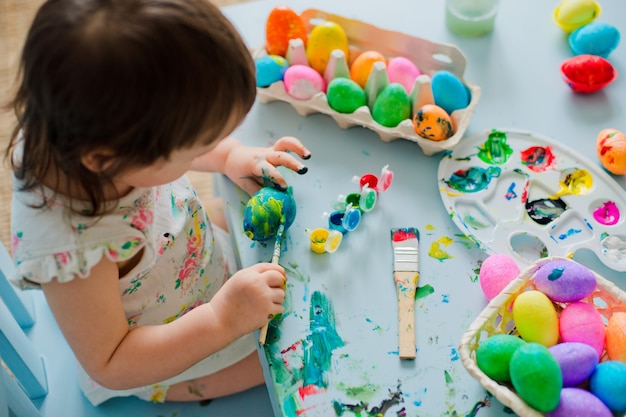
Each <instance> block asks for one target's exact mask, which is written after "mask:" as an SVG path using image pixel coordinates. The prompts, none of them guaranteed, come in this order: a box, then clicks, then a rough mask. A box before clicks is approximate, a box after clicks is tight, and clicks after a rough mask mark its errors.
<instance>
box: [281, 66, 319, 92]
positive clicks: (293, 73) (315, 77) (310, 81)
mask: <svg viewBox="0 0 626 417" xmlns="http://www.w3.org/2000/svg"><path fill="white" fill-rule="evenodd" d="M283 83H284V84H285V90H286V91H287V94H289V95H290V96H291V97H293V98H295V99H297V100H310V99H311V98H312V97H313V96H314V95H316V94H317V93H320V92H323V91H325V90H326V83H325V82H324V79H323V78H322V76H321V75H320V74H319V73H318V72H317V71H315V70H314V69H313V68H311V67H307V66H306V65H292V66H290V67H289V68H287V71H285V76H284V78H283Z"/></svg>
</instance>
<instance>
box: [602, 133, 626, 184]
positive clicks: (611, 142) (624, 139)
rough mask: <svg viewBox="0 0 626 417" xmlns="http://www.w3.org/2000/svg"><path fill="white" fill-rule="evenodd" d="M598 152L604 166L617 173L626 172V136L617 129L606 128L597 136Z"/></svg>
mask: <svg viewBox="0 0 626 417" xmlns="http://www.w3.org/2000/svg"><path fill="white" fill-rule="evenodd" d="M596 152H597V154H598V158H599V159H600V162H602V165H603V166H604V168H606V169H607V170H608V171H610V172H612V173H613V174H615V175H623V174H626V136H625V135H624V134H623V133H622V132H620V131H619V130H616V129H604V130H602V131H601V132H600V133H599V134H598V137H597V138H596Z"/></svg>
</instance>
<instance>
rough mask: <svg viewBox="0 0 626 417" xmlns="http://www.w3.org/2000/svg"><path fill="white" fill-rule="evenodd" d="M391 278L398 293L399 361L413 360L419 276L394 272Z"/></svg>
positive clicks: (414, 273)
mask: <svg viewBox="0 0 626 417" xmlns="http://www.w3.org/2000/svg"><path fill="white" fill-rule="evenodd" d="M393 277H394V280H395V281H396V291H397V293H398V342H399V352H400V359H415V291H416V289H417V281H418V279H419V274H418V273H417V272H415V271H396V272H394V273H393Z"/></svg>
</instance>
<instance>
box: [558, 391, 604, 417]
mask: <svg viewBox="0 0 626 417" xmlns="http://www.w3.org/2000/svg"><path fill="white" fill-rule="evenodd" d="M547 416H548V417H574V416H585V417H613V413H612V412H611V410H609V408H608V407H607V406H606V405H604V403H603V402H602V401H600V399H599V398H598V397H596V396H595V395H593V394H592V393H590V392H589V391H585V390H584V389H581V388H563V389H562V390H561V398H560V400H559V405H558V407H557V408H556V409H555V410H554V411H552V412H550V413H548V414H547Z"/></svg>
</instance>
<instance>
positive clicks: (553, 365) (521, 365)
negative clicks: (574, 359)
mask: <svg viewBox="0 0 626 417" xmlns="http://www.w3.org/2000/svg"><path fill="white" fill-rule="evenodd" d="M510 373H511V382H512V383H513V387H515V390H516V391H517V394H518V395H519V397H520V398H521V399H522V400H524V401H525V402H526V403H528V405H530V406H531V407H532V408H534V409H535V410H537V411H541V412H542V413H547V412H550V411H553V410H554V409H555V408H556V407H557V406H558V405H559V399H560V396H561V388H562V385H563V379H562V376H561V368H559V364H558V363H557V361H556V359H554V356H552V354H551V353H550V351H549V350H548V348H546V347H545V346H543V345H540V344H538V343H526V344H525V345H523V346H520V347H519V348H518V349H517V350H516V351H515V353H513V356H512V357H511V363H510Z"/></svg>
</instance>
